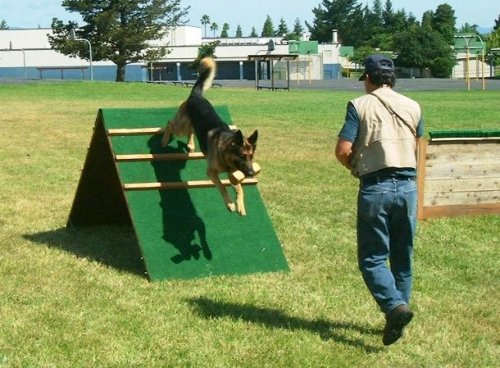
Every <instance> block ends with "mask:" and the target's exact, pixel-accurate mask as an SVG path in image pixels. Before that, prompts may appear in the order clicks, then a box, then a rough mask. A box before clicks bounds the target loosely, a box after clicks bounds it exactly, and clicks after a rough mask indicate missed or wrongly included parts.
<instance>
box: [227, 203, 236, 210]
mask: <svg viewBox="0 0 500 368" xmlns="http://www.w3.org/2000/svg"><path fill="white" fill-rule="evenodd" d="M226 207H227V209H228V210H229V211H230V212H235V211H236V205H235V204H234V203H233V202H229V203H226Z"/></svg>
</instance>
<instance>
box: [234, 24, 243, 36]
mask: <svg viewBox="0 0 500 368" xmlns="http://www.w3.org/2000/svg"><path fill="white" fill-rule="evenodd" d="M235 37H243V31H242V30H241V26H240V25H239V24H238V27H236V34H235Z"/></svg>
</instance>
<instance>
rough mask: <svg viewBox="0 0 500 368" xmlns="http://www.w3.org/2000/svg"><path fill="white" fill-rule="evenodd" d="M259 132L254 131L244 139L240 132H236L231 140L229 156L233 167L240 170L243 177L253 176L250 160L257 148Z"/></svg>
mask: <svg viewBox="0 0 500 368" xmlns="http://www.w3.org/2000/svg"><path fill="white" fill-rule="evenodd" d="M258 136H259V132H258V131H257V130H256V131H254V132H253V133H252V135H250V136H249V137H247V138H245V137H244V136H243V133H242V132H241V130H237V131H236V132H235V133H234V135H233V137H232V140H231V145H230V147H231V156H232V161H233V166H234V168H235V169H236V170H240V171H241V172H243V174H245V176H253V175H254V174H255V172H254V170H253V167H252V160H253V156H254V154H255V149H256V148H257V138H258Z"/></svg>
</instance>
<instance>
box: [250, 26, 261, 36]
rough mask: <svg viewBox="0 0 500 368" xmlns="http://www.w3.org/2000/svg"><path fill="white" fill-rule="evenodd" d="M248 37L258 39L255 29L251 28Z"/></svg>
mask: <svg viewBox="0 0 500 368" xmlns="http://www.w3.org/2000/svg"><path fill="white" fill-rule="evenodd" d="M249 37H259V35H258V34H257V31H256V30H255V27H252V31H251V32H250V35H249Z"/></svg>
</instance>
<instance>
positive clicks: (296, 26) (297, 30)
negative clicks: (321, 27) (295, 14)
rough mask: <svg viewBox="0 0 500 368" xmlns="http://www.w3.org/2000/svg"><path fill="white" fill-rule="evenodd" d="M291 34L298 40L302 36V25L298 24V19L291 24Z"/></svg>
mask: <svg viewBox="0 0 500 368" xmlns="http://www.w3.org/2000/svg"><path fill="white" fill-rule="evenodd" d="M293 33H294V34H295V35H296V36H298V37H299V38H300V37H301V36H302V33H304V27H303V26H302V23H300V19H299V18H296V19H295V23H293Z"/></svg>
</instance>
